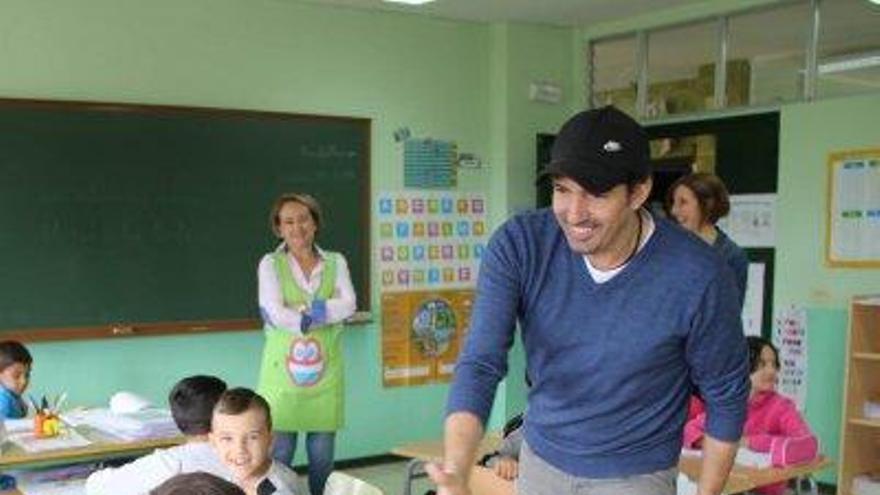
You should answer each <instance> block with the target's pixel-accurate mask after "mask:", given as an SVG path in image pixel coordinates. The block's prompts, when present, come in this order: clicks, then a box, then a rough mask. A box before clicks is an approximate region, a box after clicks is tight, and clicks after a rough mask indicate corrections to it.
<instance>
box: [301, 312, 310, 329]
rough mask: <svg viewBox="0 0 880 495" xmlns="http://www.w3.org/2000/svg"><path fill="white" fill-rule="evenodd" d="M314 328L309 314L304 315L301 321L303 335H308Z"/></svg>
mask: <svg viewBox="0 0 880 495" xmlns="http://www.w3.org/2000/svg"><path fill="white" fill-rule="evenodd" d="M311 326H312V317H311V316H309V314H308V313H303V314H302V316H301V317H300V319H299V331H300V332H302V333H303V334H306V333H308V331H309V328H310V327H311Z"/></svg>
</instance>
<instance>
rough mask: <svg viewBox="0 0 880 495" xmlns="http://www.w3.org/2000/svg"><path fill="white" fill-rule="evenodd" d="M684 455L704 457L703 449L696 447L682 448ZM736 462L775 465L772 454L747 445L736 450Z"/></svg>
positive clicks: (749, 464) (740, 463)
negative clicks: (771, 458)
mask: <svg viewBox="0 0 880 495" xmlns="http://www.w3.org/2000/svg"><path fill="white" fill-rule="evenodd" d="M681 455H682V457H702V456H703V451H702V450H695V449H685V448H683V449H681ZM733 462H734V464H737V465H739V466H746V467H753V468H759V469H762V468H769V467H772V466H773V463H772V462H770V454H768V453H764V452H755V451H754V450H751V449H748V448H746V447H740V448H739V449H738V450H737V451H736V458H735V459H734V460H733Z"/></svg>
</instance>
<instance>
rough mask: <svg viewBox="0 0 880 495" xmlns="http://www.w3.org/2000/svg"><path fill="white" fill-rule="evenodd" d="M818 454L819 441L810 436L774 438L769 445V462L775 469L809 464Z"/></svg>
mask: <svg viewBox="0 0 880 495" xmlns="http://www.w3.org/2000/svg"><path fill="white" fill-rule="evenodd" d="M818 453H819V440H817V439H816V437H814V436H812V435H807V436H803V437H776V438H774V439H773V441H772V443H771V444H770V462H771V463H772V464H773V465H774V466H777V467H782V466H792V465H795V464H803V463H805V462H810V461H812V460H813V459H815V458H816V455H817V454H818Z"/></svg>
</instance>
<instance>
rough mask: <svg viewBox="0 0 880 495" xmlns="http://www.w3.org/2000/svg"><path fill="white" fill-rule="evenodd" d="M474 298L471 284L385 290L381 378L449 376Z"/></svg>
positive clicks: (388, 382) (396, 382)
mask: <svg viewBox="0 0 880 495" xmlns="http://www.w3.org/2000/svg"><path fill="white" fill-rule="evenodd" d="M473 298H474V291H472V290H442V291H413V292H389V293H385V294H382V384H383V385H384V386H386V387H394V386H401V385H420V384H423V383H437V382H445V381H449V379H450V378H451V377H452V372H453V371H454V369H455V362H456V360H457V359H458V351H459V349H460V347H461V343H462V342H464V335H465V333H466V332H467V328H468V324H469V323H470V315H471V306H472V305H473Z"/></svg>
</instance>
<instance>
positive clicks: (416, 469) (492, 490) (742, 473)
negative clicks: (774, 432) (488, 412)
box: [391, 433, 831, 495]
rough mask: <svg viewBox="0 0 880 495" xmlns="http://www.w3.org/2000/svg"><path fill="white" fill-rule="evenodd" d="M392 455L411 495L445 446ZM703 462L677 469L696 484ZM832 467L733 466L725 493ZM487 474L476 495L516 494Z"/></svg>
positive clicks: (409, 448)
mask: <svg viewBox="0 0 880 495" xmlns="http://www.w3.org/2000/svg"><path fill="white" fill-rule="evenodd" d="M499 441H500V435H499V434H497V433H490V434H488V435H486V437H485V438H483V440H482V441H481V442H480V445H479V447H478V448H477V459H480V458H481V457H483V455H485V454H487V453H489V452H492V451H494V450H495V449H496V447H497V446H498V443H499ZM391 453H392V454H395V455H399V456H402V457H409V458H412V460H411V461H410V462H409V464H408V465H407V479H406V480H405V481H404V482H405V486H404V490H403V494H404V495H412V489H411V487H410V485H411V480H412V479H413V478H415V477H418V476H420V475H422V474H423V471H422V466H423V464H424V462H425V461H428V460H433V459H438V458H440V457H442V455H443V442H442V441H440V440H427V441H422V442H413V443H409V444H406V445H401V446H399V447H395V448H393V449H392V450H391ZM701 462H702V459H701V458H700V457H689V456H685V457H682V458H681V460H680V461H679V463H678V469H679V470H680V471H681V472H682V473H684V474H685V475H687V476H688V477H689V478H690V479H692V480H697V479H699V477H700V465H701ZM829 466H831V461H830V460H829V459H828V458H827V457H824V456H822V457H819V458H818V459H816V460H815V461H813V462H811V463H808V464H803V465H800V466H792V467H788V468H754V467H746V466H740V465H734V466H733V469H732V470H731V471H730V476H729V477H728V478H727V484H725V485H724V493H741V492H745V491H748V490H751V489H753V488H755V487H758V486H764V485H768V484H771V483H777V482H780V481H785V480H789V479H793V478H797V477H799V476H804V475H808V474H812V473H816V472H818V471H821V470H823V469H826V468H828V467H829ZM487 472H488V473H489V474H490V475H492V473H491V471H489V470H486V469H483V470H480V471H479V472H478V473H477V474H476V476H474V475H472V479H471V490H473V492H474V495H484V494H485V495H496V494H499V493H511V494H512V493H513V488H512V485H513V484H512V483H509V482H503V483H495V482H493V481H492V480H491V479H489V477H488V476H487V475H486V473H487ZM492 476H494V475H492ZM505 485H506V486H505ZM480 490H481V491H480Z"/></svg>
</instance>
